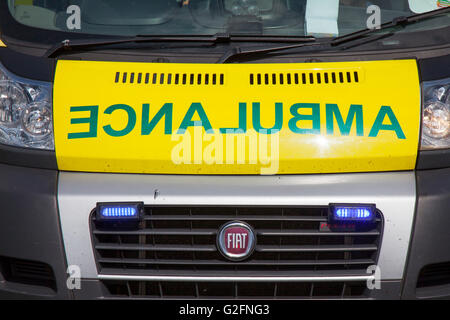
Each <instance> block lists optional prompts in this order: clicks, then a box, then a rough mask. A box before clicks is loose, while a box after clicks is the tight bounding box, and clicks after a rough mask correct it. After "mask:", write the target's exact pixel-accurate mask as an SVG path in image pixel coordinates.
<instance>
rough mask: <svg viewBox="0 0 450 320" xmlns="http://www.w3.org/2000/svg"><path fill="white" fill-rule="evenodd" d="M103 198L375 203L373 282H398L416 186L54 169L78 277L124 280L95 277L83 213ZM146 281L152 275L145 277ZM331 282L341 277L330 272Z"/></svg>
mask: <svg viewBox="0 0 450 320" xmlns="http://www.w3.org/2000/svg"><path fill="white" fill-rule="evenodd" d="M109 201H112V202H117V201H143V202H144V203H146V204H153V205H254V206H258V205H266V206H267V205H272V206H286V205H328V204H329V203H333V202H334V203H375V204H376V205H377V208H378V209H380V210H381V211H382V212H383V215H384V219H385V226H384V234H383V239H382V244H381V251H380V256H379V261H378V266H379V267H380V271H381V280H398V279H402V277H403V272H404V268H405V263H406V257H407V252H408V246H409V241H410V237H411V229H412V224H413V217H414V210H415V202H416V188H415V177H414V173H413V172H393V173H367V174H329V175H290V176H169V175H128V174H93V173H69V172H61V173H60V174H59V185H58V204H59V212H60V218H61V229H62V235H63V240H64V246H65V251H66V255H67V260H68V261H67V262H68V265H77V266H79V267H80V270H81V277H82V278H84V279H129V277H127V276H122V275H104V274H102V275H99V274H98V272H97V267H96V264H95V260H94V254H93V249H92V242H91V235H90V230H89V215H90V213H91V211H92V209H93V208H94V207H95V205H96V203H97V202H109ZM141 278H142V279H144V280H145V279H146V277H145V276H144V277H142V276H141V277H139V279H141ZM148 278H149V279H148V280H152V279H150V278H151V277H148ZM368 278H370V276H368ZM160 280H167V281H170V280H171V279H160ZM216 280H217V279H216ZM237 280H239V279H237ZM243 280H244V279H243ZM250 280H251V279H250ZM262 280H264V279H262ZM266 280H267V279H266ZM275 280H276V281H279V280H280V279H275ZM288 280H290V281H292V280H295V281H311V279H310V278H308V279H306V278H305V279H303V278H302V277H298V279H297V278H296V279H292V278H291V279H288ZM317 280H320V279H317ZM322 280H323V279H322ZM327 280H333V279H327ZM334 280H336V281H338V280H349V279H342V278H341V277H337V278H336V279H334ZM350 280H352V279H350ZM353 280H355V281H356V280H361V278H358V279H353ZM172 281H173V280H172ZM234 281H236V279H235V280H234Z"/></svg>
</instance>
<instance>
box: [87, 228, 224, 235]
mask: <svg viewBox="0 0 450 320" xmlns="http://www.w3.org/2000/svg"><path fill="white" fill-rule="evenodd" d="M94 234H99V235H101V234H112V235H118V234H120V235H173V236H180V235H193V236H213V235H215V234H217V231H216V230H210V229H209V230H208V229H203V230H195V229H177V230H173V229H158V230H136V231H120V232H117V231H107V230H95V231H94Z"/></svg>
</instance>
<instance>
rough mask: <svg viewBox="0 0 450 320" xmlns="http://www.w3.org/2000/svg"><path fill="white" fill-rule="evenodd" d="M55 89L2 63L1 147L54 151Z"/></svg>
mask: <svg viewBox="0 0 450 320" xmlns="http://www.w3.org/2000/svg"><path fill="white" fill-rule="evenodd" d="M52 114H53V113H52V87H51V84H50V83H47V82H41V81H35V80H29V79H24V78H20V77H18V76H16V75H13V74H11V73H10V72H9V71H7V70H6V69H5V68H4V67H3V66H2V65H1V64H0V144H1V143H3V144H8V145H12V146H17V147H28V148H37V149H46V150H54V140H53V117H52Z"/></svg>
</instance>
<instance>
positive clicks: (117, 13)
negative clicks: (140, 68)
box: [8, 0, 450, 37]
mask: <svg viewBox="0 0 450 320" xmlns="http://www.w3.org/2000/svg"><path fill="white" fill-rule="evenodd" d="M445 6H450V0H371V1H367V0H127V1H125V0H8V7H9V12H10V14H11V16H12V17H13V18H14V19H15V20H16V21H17V22H19V23H20V24H22V25H26V26H31V27H35V28H41V29H47V30H56V31H64V32H70V33H77V34H98V35H114V36H135V35H190V36H192V35H194V36H195V35H214V34H217V33H227V34H232V35H236V34H237V35H250V36H315V37H336V36H342V35H345V34H349V33H352V32H355V31H357V30H360V29H364V28H367V27H369V28H376V27H377V25H379V24H381V23H384V22H387V21H390V20H392V19H393V18H395V17H400V16H409V15H412V14H415V13H420V12H427V11H432V10H436V9H438V8H442V7H445ZM442 18H443V17H440V19H430V21H428V22H427V23H421V24H420V25H417V26H412V27H408V28H405V30H404V32H414V31H423V30H428V29H436V28H442V27H446V26H448V25H449V24H450V21H449V20H450V19H448V18H449V16H448V15H447V16H445V17H444V18H445V19H442Z"/></svg>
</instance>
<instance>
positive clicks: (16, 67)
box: [0, 47, 56, 82]
mask: <svg viewBox="0 0 450 320" xmlns="http://www.w3.org/2000/svg"><path fill="white" fill-rule="evenodd" d="M0 61H1V63H2V64H3V65H4V66H5V68H6V69H8V70H9V71H11V72H12V73H14V74H15V75H17V76H19V77H22V78H27V79H32V80H38V81H46V82H53V78H54V74H55V66H56V60H54V59H48V58H47V57H45V58H44V57H38V56H33V55H29V54H24V53H21V52H19V51H15V50H12V49H10V48H9V47H8V48H2V49H1V50H0Z"/></svg>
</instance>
